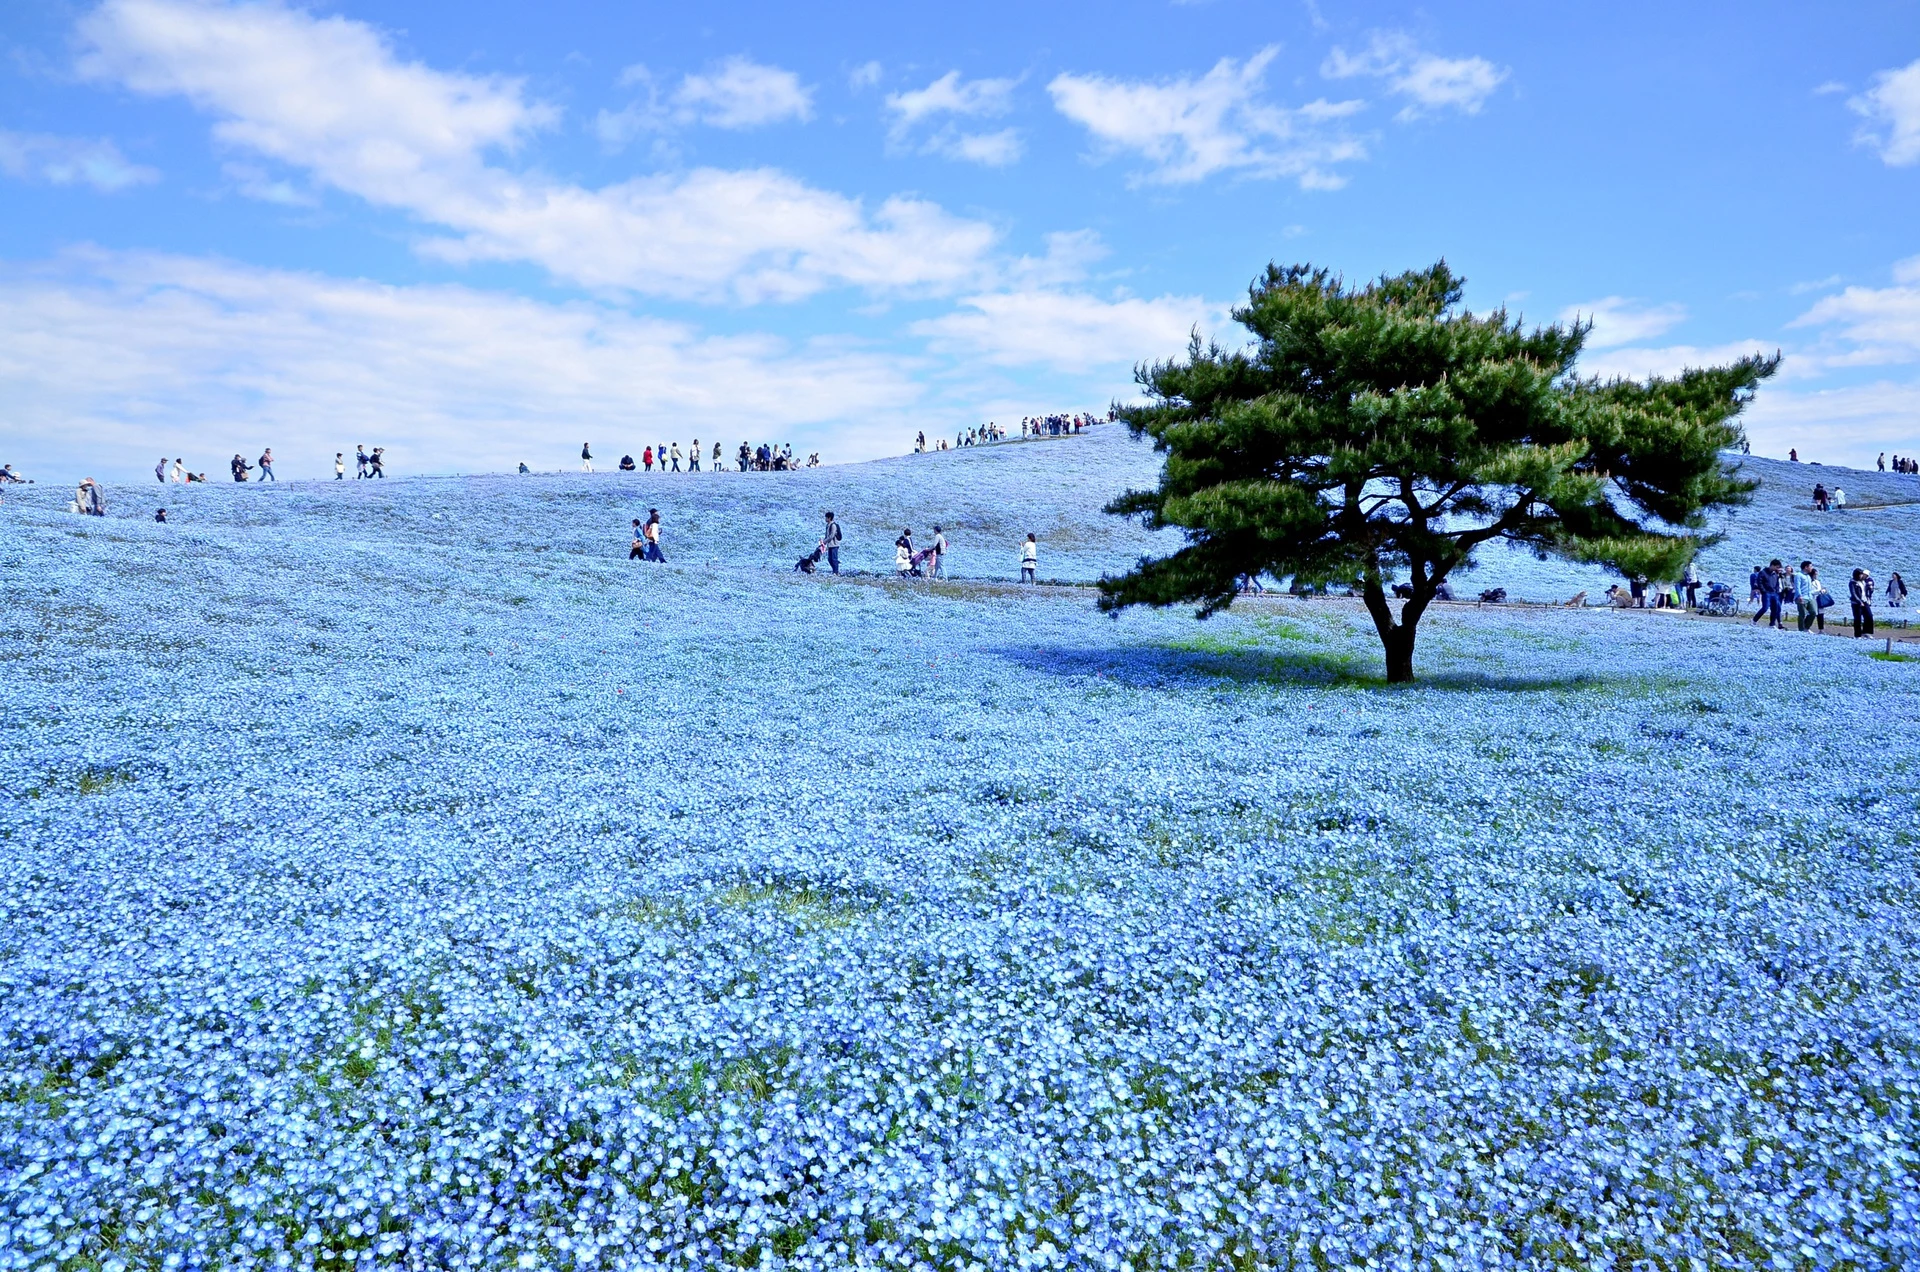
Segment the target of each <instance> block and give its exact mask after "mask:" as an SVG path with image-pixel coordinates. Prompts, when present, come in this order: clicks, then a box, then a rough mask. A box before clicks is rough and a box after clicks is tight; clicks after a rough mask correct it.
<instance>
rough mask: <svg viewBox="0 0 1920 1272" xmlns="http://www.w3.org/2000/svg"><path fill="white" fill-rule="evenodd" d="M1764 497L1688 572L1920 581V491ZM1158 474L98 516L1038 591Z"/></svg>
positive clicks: (769, 482)
mask: <svg viewBox="0 0 1920 1272" xmlns="http://www.w3.org/2000/svg"><path fill="white" fill-rule="evenodd" d="M1743 462H1744V467H1745V470H1746V471H1747V472H1748V473H1750V474H1751V475H1753V476H1754V477H1756V478H1757V479H1758V480H1759V481H1760V482H1761V486H1760V489H1759V490H1758V491H1757V492H1756V494H1755V496H1754V500H1753V502H1752V504H1751V505H1749V506H1748V507H1747V508H1744V509H1742V510H1740V511H1738V512H1737V513H1735V514H1734V515H1733V516H1732V517H1730V518H1729V519H1727V521H1726V523H1725V525H1724V526H1723V527H1722V529H1723V531H1724V534H1725V537H1724V539H1723V541H1722V542H1720V543H1718V544H1716V545H1714V546H1713V547H1711V548H1709V549H1708V550H1707V552H1706V553H1705V554H1704V556H1703V558H1702V569H1703V571H1704V573H1705V574H1706V575H1707V576H1708V577H1710V578H1719V579H1728V580H1732V581H1734V582H1735V583H1736V585H1737V586H1738V588H1739V590H1740V591H1741V592H1742V594H1743V595H1744V591H1745V579H1746V575H1747V571H1748V569H1749V567H1750V566H1751V565H1753V564H1754V563H1756V562H1763V561H1766V560H1768V559H1770V558H1772V557H1776V556H1777V557H1780V558H1782V559H1784V560H1792V561H1798V560H1800V559H1802V558H1805V557H1811V558H1812V559H1813V560H1815V561H1816V562H1819V563H1820V564H1821V565H1822V567H1823V572H1824V573H1825V574H1826V575H1827V577H1828V578H1829V579H1844V578H1845V577H1846V573H1847V572H1848V571H1850V570H1851V569H1852V567H1853V566H1855V565H1865V566H1867V567H1868V568H1870V569H1872V570H1873V571H1874V572H1875V574H1876V576H1877V577H1878V578H1880V579H1881V580H1883V581H1884V580H1885V578H1886V577H1887V575H1888V573H1889V572H1891V571H1893V570H1900V571H1901V572H1902V574H1904V575H1905V576H1907V577H1908V578H1914V577H1916V576H1920V478H1916V477H1904V476H1895V475H1893V474H1882V473H1870V472H1860V471H1857V470H1851V469H1838V468H1822V467H1819V466H1816V465H1808V464H1789V463H1785V462H1782V461H1779V460H1768V459H1758V458H1750V459H1747V460H1745V461H1743ZM1157 472H1158V462H1157V458H1156V456H1155V455H1154V453H1153V451H1152V449H1151V448H1150V447H1149V446H1148V445H1146V444H1145V443H1140V442H1135V441H1133V440H1132V439H1130V438H1129V437H1128V436H1127V434H1126V432H1125V430H1124V429H1121V428H1119V427H1101V428H1098V429H1096V430H1095V431H1094V432H1092V433H1091V434H1088V435H1085V436H1081V437H1068V438H1058V439H1045V440H1040V441H1031V442H1014V443H1003V444H1001V445H998V446H988V447H978V448H972V449H966V450H958V451H948V452H944V453H935V454H929V455H909V456H902V457H899V458H895V459H885V460H877V461H873V462H869V463H863V464H847V465H839V466H833V467H827V468H819V469H814V470H811V471H803V472H797V473H734V472H721V473H701V474H698V475H694V474H662V473H595V474H585V473H543V474H535V475H532V476H508V475H492V476H472V477H412V478H406V477H403V478H396V479H393V480H390V481H384V482H371V481H358V482H356V481H347V482H342V483H335V482H299V483H295V482H289V483H287V484H286V485H284V486H259V485H248V486H235V485H232V484H230V483H227V484H223V483H214V484H212V485H209V486H204V487H202V486H189V487H180V486H165V487H157V488H156V487H140V486H134V487H117V488H113V489H111V490H110V491H109V498H110V502H111V508H112V516H113V517H115V518H121V519H127V520H139V521H145V520H148V519H150V518H151V516H152V511H153V507H154V506H155V505H157V504H159V503H161V502H163V501H164V502H165V503H166V504H167V505H168V507H169V509H170V515H171V517H172V519H173V523H174V524H172V525H170V526H169V527H167V528H166V529H164V530H161V531H159V533H160V535H162V536H170V537H173V538H176V539H177V538H178V537H179V536H182V535H194V534H201V533H211V534H216V535H224V534H227V533H229V532H231V531H249V532H254V531H265V532H267V539H268V541H269V542H271V541H272V540H273V538H274V537H275V536H285V535H297V536H301V537H303V538H314V539H320V540H323V541H327V542H335V543H339V544H341V545H343V546H353V547H355V548H359V549H364V550H368V551H374V552H376V553H378V552H383V551H388V550H398V551H401V552H405V551H406V550H407V549H406V547H405V545H406V544H408V543H415V542H417V543H444V544H469V545H472V546H474V547H479V546H481V545H485V546H486V547H487V548H489V549H493V550H502V549H505V550H512V551H515V552H520V553H525V554H529V555H533V554H543V553H561V554H577V555H587V556H606V555H610V554H611V555H619V554H622V553H624V552H625V550H626V545H627V542H628V533H629V529H630V523H631V521H632V519H633V518H635V517H645V516H646V514H647V510H648V509H649V508H655V507H657V508H659V509H660V511H661V514H662V516H663V518H664V520H665V526H666V533H665V540H664V542H665V548H666V553H667V556H668V558H669V560H671V561H673V562H676V563H681V564H688V563H691V564H696V565H700V566H705V567H711V568H734V569H739V568H744V569H754V570H758V569H768V568H772V569H787V568H791V566H792V564H793V562H794V560H795V559H796V558H797V557H799V556H800V555H801V554H802V553H804V552H806V551H808V550H809V549H811V547H812V546H813V544H814V542H815V541H816V539H817V538H818V534H819V527H820V521H821V517H820V514H821V512H822V511H823V510H825V509H829V508H831V509H833V510H834V511H835V512H836V514H837V515H838V516H839V518H840V520H841V522H842V524H843V525H844V527H845V530H846V536H847V546H846V550H845V552H844V554H843V564H844V566H845V567H846V568H849V569H854V570H861V571H870V572H889V571H891V569H892V560H893V550H892V544H893V540H894V537H895V536H896V535H898V534H899V533H900V531H901V530H902V529H906V528H909V527H911V528H912V529H913V531H914V532H915V538H916V542H919V543H922V544H924V543H926V542H928V541H929V540H930V539H931V536H932V530H933V527H934V526H935V525H936V524H938V525H941V526H942V527H944V528H945V530H946V533H947V536H948V538H949V540H950V541H951V543H952V545H953V555H952V557H951V558H950V562H949V571H950V573H952V574H953V575H955V576H958V577H973V578H1012V577H1014V576H1015V575H1016V574H1017V572H1018V568H1019V557H1018V545H1019V542H1020V540H1021V539H1023V538H1024V537H1025V536H1026V534H1027V533H1028V532H1029V531H1031V532H1033V533H1035V534H1036V535H1038V536H1039V540H1040V544H1041V574H1042V576H1043V577H1044V578H1048V579H1053V580H1059V581H1073V582H1086V581H1090V580H1093V579H1096V578H1099V577H1100V576H1101V575H1102V574H1107V573H1112V572H1116V571H1120V570H1124V569H1126V568H1127V567H1128V566H1129V565H1131V564H1132V563H1133V562H1134V561H1135V560H1137V559H1138V558H1139V557H1140V556H1142V555H1144V554H1150V553H1160V552H1167V551H1171V550H1173V549H1175V548H1177V547H1178V545H1179V537H1178V536H1177V535H1176V534H1173V533H1161V534H1151V533H1149V532H1147V531H1146V530H1144V529H1143V528H1141V527H1140V526H1139V524H1138V523H1136V522H1133V521H1129V520H1124V519H1121V518H1118V517H1111V516H1108V515H1106V514H1104V513H1103V512H1101V508H1102V506H1103V505H1104V504H1105V503H1106V502H1107V501H1108V500H1110V499H1111V498H1112V497H1113V496H1114V495H1116V494H1118V493H1119V492H1121V491H1123V490H1125V489H1128V488H1129V487H1135V486H1144V485H1150V484H1152V482H1153V481H1154V479H1155V476H1156V474H1157ZM1821 480H1824V481H1826V482H1828V483H1830V484H1831V483H1835V482H1837V483H1839V484H1840V485H1841V486H1843V487H1844V488H1845V489H1846V491H1847V495H1848V498H1849V501H1850V502H1851V503H1853V504H1855V505H1871V504H1879V505H1883V506H1879V507H1858V508H1856V509H1855V510H1853V511H1849V512H1846V513H1824V514H1823V513H1817V512H1815V511H1813V509H1812V504H1811V491H1812V488H1813V483H1814V482H1815V481H1821ZM69 494H70V491H69V489H68V488H67V487H65V486H53V485H48V484H44V483H43V484H41V485H38V486H33V487H24V488H23V487H12V488H10V489H9V490H8V491H7V492H6V495H5V500H6V502H5V505H3V506H4V507H5V509H6V510H7V511H6V512H5V513H4V514H3V515H5V516H10V517H26V518H29V519H35V520H38V519H39V518H41V517H56V518H57V517H63V516H65V515H66V514H64V513H63V512H61V511H60V509H62V508H63V507H64V505H65V502H66V500H67V498H68V497H69ZM1610 581H1614V580H1613V578H1612V576H1610V575H1608V574H1607V573H1605V572H1604V571H1601V570H1597V569H1590V568H1584V567H1580V566H1575V565H1570V564H1568V563H1566V562H1561V561H1546V562H1541V561H1536V560H1534V559H1533V558H1532V557H1531V556H1530V555H1528V554H1527V553H1524V552H1519V551H1514V550H1510V549H1502V548H1499V547H1495V548H1493V549H1491V550H1488V551H1485V552H1483V554H1482V560H1481V563H1480V567H1479V568H1478V570H1476V571H1475V572H1474V573H1473V574H1471V575H1469V576H1466V577H1464V578H1462V579H1461V580H1460V584H1459V587H1458V589H1457V590H1459V591H1460V592H1461V593H1462V594H1463V595H1466V594H1469V593H1471V592H1473V591H1477V590H1478V589H1480V588H1486V587H1504V588H1506V589H1507V591H1508V592H1509V594H1510V595H1511V596H1513V597H1514V598H1515V599H1526V600H1560V599H1565V598H1566V597H1567V596H1569V595H1571V594H1572V593H1574V592H1575V591H1578V590H1580V589H1586V590H1587V591H1588V592H1589V593H1590V594H1592V595H1594V596H1598V594H1599V593H1600V592H1601V591H1602V590H1604V589H1605V587H1606V586H1607V584H1608V583H1609V582H1610Z"/></svg>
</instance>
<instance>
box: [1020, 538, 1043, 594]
mask: <svg viewBox="0 0 1920 1272" xmlns="http://www.w3.org/2000/svg"><path fill="white" fill-rule="evenodd" d="M1039 568H1040V543H1039V541H1038V540H1037V539H1035V538H1034V537H1033V532H1032V531H1028V532H1027V541H1026V542H1025V543H1023V544H1021V545H1020V581H1021V582H1022V583H1038V582H1039V581H1040V580H1039V578H1038V577H1037V575H1036V572H1037V571H1038V570H1039Z"/></svg>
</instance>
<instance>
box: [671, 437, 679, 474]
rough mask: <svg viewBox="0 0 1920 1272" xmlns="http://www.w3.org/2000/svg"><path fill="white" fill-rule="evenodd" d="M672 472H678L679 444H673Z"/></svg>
mask: <svg viewBox="0 0 1920 1272" xmlns="http://www.w3.org/2000/svg"><path fill="white" fill-rule="evenodd" d="M673 471H674V472H676V473H677V472H679V471H680V443H678V442H675V443H674V444H673Z"/></svg>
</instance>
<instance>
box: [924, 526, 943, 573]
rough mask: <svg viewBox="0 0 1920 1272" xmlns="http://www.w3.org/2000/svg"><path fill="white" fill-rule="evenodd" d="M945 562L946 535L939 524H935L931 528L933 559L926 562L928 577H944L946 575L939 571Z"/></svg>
mask: <svg viewBox="0 0 1920 1272" xmlns="http://www.w3.org/2000/svg"><path fill="white" fill-rule="evenodd" d="M946 564H947V536H946V534H945V532H944V531H942V530H941V529H940V527H939V526H935V527H934V528H933V559H932V560H931V561H929V562H928V563H927V577H928V578H930V579H941V578H945V577H946V575H945V574H943V573H941V571H942V570H944V569H945V568H946Z"/></svg>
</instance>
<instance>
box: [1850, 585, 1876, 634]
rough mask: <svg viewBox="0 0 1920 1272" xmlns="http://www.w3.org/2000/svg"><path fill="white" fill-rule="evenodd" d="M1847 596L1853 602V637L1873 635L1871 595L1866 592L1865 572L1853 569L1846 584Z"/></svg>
mask: <svg viewBox="0 0 1920 1272" xmlns="http://www.w3.org/2000/svg"><path fill="white" fill-rule="evenodd" d="M1847 598H1848V599H1849V600H1851V601H1852V602H1853V638H1854V639H1855V640H1858V639H1860V637H1862V636H1871V635H1873V597H1872V596H1870V595H1868V593H1867V572H1866V571H1865V570H1855V571H1854V572H1853V579H1852V581H1851V582H1849V583H1848V584H1847Z"/></svg>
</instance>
